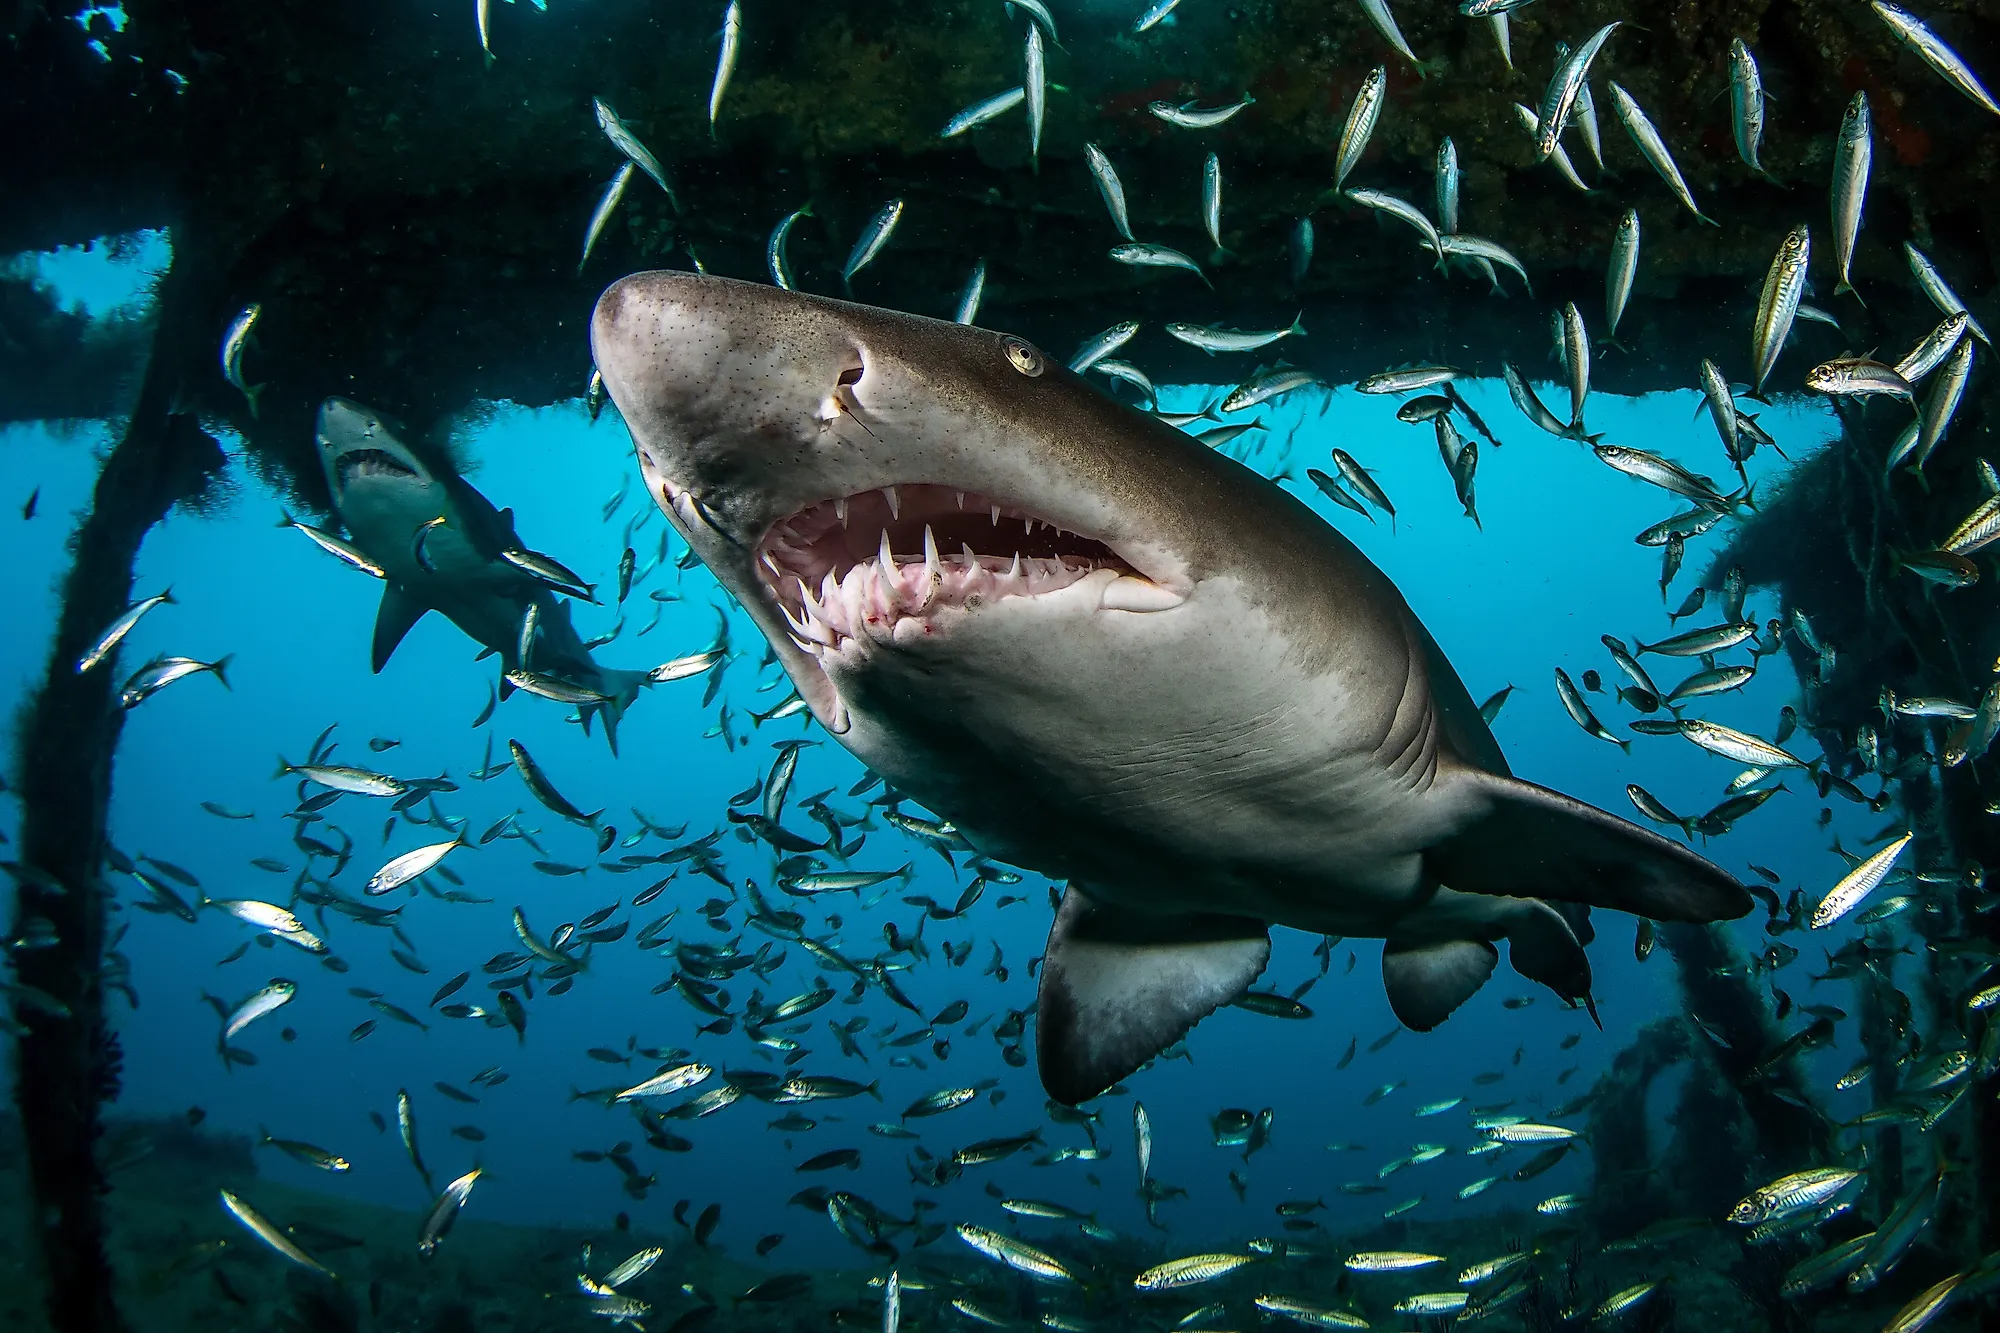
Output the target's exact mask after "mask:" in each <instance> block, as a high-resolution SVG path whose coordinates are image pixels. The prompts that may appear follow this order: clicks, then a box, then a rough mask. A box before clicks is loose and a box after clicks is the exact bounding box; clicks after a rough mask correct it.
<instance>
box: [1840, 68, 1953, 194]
mask: <svg viewBox="0 0 2000 1333" xmlns="http://www.w3.org/2000/svg"><path fill="white" fill-rule="evenodd" d="M1840 78H1841V82H1843V83H1845V84H1846V85H1847V88H1848V91H1849V92H1859V91H1863V90H1865V91H1866V92H1867V94H1868V115H1869V117H1870V118H1871V119H1872V120H1873V121H1874V123H1875V128H1876V130H1878V131H1879V132H1880V133H1881V135H1882V137H1883V138H1884V139H1887V140H1888V141H1889V147H1890V149H1891V150H1893V151H1894V152H1895V154H1896V160H1897V161H1898V162H1900V163H1902V164H1903V165H1904V166H1906V167H1921V166H1922V165H1923V164H1924V160H1925V159H1926V158H1928V157H1929V156H1930V155H1931V136H1930V134H1929V133H1928V132H1926V131H1925V130H1923V129H1922V128H1921V127H1919V126H1916V125H1912V124H1910V123H1909V122H1908V121H1907V120H1904V119H1903V107H1902V101H1901V97H1900V96H1899V95H1898V93H1897V91H1896V89H1894V88H1892V87H1890V86H1889V85H1888V84H1886V83H1884V82H1883V81H1882V80H1881V79H1880V78H1879V77H1877V76H1876V74H1875V71H1874V70H1872V69H1870V68H1868V64H1867V62H1866V61H1864V60H1862V58H1861V57H1860V56H1849V57H1848V58H1847V63H1846V64H1844V65H1842V66H1841V69H1840Z"/></svg>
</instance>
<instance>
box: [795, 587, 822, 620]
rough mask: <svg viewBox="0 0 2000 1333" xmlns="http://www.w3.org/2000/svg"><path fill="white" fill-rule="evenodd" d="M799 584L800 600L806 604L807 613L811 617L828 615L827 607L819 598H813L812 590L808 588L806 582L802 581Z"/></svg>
mask: <svg viewBox="0 0 2000 1333" xmlns="http://www.w3.org/2000/svg"><path fill="white" fill-rule="evenodd" d="M798 584H799V600H800V601H802V602H804V603H805V604H806V611H807V612H808V613H809V614H811V615H818V616H824V615H825V614H826V606H825V605H824V604H823V603H822V602H821V601H820V600H819V598H817V597H815V596H813V594H812V589H811V588H809V587H807V586H806V581H805V580H804V579H800V580H798Z"/></svg>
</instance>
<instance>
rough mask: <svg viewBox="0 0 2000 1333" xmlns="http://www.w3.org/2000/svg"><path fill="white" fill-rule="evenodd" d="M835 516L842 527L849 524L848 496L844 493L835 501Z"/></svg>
mask: <svg viewBox="0 0 2000 1333" xmlns="http://www.w3.org/2000/svg"><path fill="white" fill-rule="evenodd" d="M833 516H834V518H836V519H837V520H839V522H840V526H841V527H843V528H844V527H846V526H847V497H846V496H844V495H843V496H841V497H840V498H839V499H838V500H835V501H834V502H833Z"/></svg>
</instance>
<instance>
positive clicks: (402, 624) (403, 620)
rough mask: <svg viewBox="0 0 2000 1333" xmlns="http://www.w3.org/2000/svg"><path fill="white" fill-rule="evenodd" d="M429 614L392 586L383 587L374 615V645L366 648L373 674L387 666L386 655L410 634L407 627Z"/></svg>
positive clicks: (418, 603) (388, 584)
mask: <svg viewBox="0 0 2000 1333" xmlns="http://www.w3.org/2000/svg"><path fill="white" fill-rule="evenodd" d="M428 610H430V608H429V607H428V606H425V605H424V604H423V603H422V602H420V601H418V600H417V599H416V598H414V597H412V596H410V594H409V593H407V592H404V591H403V590H402V589H401V588H399V587H398V586H396V585H395V584H393V583H387V584H384V585H383V586H382V605H381V606H380V607H379V608H377V609H376V612H375V641H374V643H373V644H371V645H370V647H369V660H370V662H371V664H372V665H373V666H374V668H375V670H376V671H378V672H379V671H381V669H382V668H383V667H384V666H386V665H388V662H389V655H390V654H391V653H393V652H395V651H396V645H397V644H399V643H401V642H402V641H403V636H404V635H405V634H408V633H409V632H410V626H412V625H414V624H416V623H417V622H418V621H419V620H422V619H423V618H424V612H426V611H428Z"/></svg>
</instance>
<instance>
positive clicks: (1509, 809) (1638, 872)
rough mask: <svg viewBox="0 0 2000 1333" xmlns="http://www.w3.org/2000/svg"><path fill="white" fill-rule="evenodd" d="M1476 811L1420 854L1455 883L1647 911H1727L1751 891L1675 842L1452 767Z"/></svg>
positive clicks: (1665, 916)
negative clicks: (1450, 834) (1467, 787)
mask: <svg viewBox="0 0 2000 1333" xmlns="http://www.w3.org/2000/svg"><path fill="white" fill-rule="evenodd" d="M1449 781H1452V782H1463V783H1466V784H1469V785H1471V786H1472V787H1473V788H1475V790H1474V791H1473V792H1472V793H1470V795H1471V796H1472V799H1473V800H1474V801H1476V802H1478V803H1480V804H1483V805H1484V806H1485V807H1486V809H1485V813H1484V814H1483V815H1481V816H1480V817H1479V818H1477V819H1475V820H1474V821H1473V822H1472V823H1471V824H1470V825H1469V826H1468V827H1466V828H1465V829H1463V830H1461V831H1460V832H1459V833H1458V834H1456V835H1455V836H1453V837H1451V838H1448V839H1446V840H1445V841H1444V842H1442V843H1440V844H1438V845H1437V846H1435V847H1433V848H1431V849H1430V850H1429V851H1428V852H1426V853H1425V854H1424V862H1425V864H1426V866H1427V867H1428V868H1429V870H1430V872H1431V874H1433V875H1434V876H1435V877H1436V878H1437V879H1438V880H1440V881H1441V882H1443V883H1445V884H1448V885H1450V886H1451V887H1452V888H1454V889H1457V890H1459V891H1460V892H1462V893H1483V894H1498V895H1501V896H1505V897H1513V898H1547V899H1551V900H1554V901H1558V902H1569V903H1588V904H1590V905H1591V906H1593V907H1608V908H1612V909H1614V910H1616V911H1620V912H1631V913H1632V914H1634V915H1635V916H1644V917H1651V918H1652V919H1653V920H1655V921H1696V922H1707V921H1722V920H1733V919H1734V918H1736V917H1739V916H1742V915H1743V914H1744V913H1746V912H1748V911H1749V910H1750V906H1751V897H1750V894H1749V893H1748V891H1746V890H1745V889H1744V887H1743V886H1742V885H1741V884H1739V883H1737V882H1736V880H1735V879H1733V878H1732V877H1731V876H1730V875H1729V874H1728V873H1727V872H1725V871H1723V870H1722V869H1721V868H1720V867H1718V866H1716V865H1714V864H1712V863H1711V862H1709V861H1707V860H1706V859H1704V858H1703V857H1701V856H1699V855H1697V854H1696V853H1695V852H1694V851H1692V850H1690V849H1689V848H1687V847H1684V846H1682V845H1681V844H1680V843H1677V842H1669V841H1668V840H1667V839H1665V838H1663V837H1661V836H1659V835H1658V834H1656V833H1649V832H1647V831H1646V830H1645V829H1642V828H1640V827H1638V826H1637V825H1635V824H1629V823H1627V822H1626V821H1624V820H1622V819H1619V818H1618V817H1617V816H1615V815H1608V814H1606V813H1605V812H1604V811H1602V810H1599V809H1597V808H1595V807H1594V806H1589V805H1585V804H1584V803H1583V802H1581V801H1576V800H1572V799H1570V798H1569V797H1567V796H1564V795H1562V794H1561V793H1560V792H1553V791H1550V790H1548V789H1547V788H1546V787H1537V786H1535V785H1534V784H1533V783H1531V782H1522V781H1520V780H1518V779H1515V778H1508V777H1501V776H1500V775H1499V774H1497V773H1487V772H1484V771H1481V770H1479V769H1473V768H1460V769H1458V770H1456V772H1454V773H1453V774H1452V775H1451V777H1450V778H1449Z"/></svg>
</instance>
